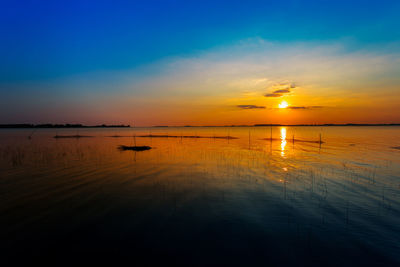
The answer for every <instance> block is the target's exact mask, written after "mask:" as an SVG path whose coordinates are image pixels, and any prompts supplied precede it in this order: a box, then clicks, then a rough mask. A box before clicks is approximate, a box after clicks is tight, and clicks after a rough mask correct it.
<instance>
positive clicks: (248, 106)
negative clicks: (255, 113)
mask: <svg viewBox="0 0 400 267" xmlns="http://www.w3.org/2000/svg"><path fill="white" fill-rule="evenodd" d="M236 107H238V108H241V109H265V106H256V105H237V106H236Z"/></svg>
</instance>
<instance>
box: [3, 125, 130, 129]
mask: <svg viewBox="0 0 400 267" xmlns="http://www.w3.org/2000/svg"><path fill="white" fill-rule="evenodd" d="M129 127H131V126H130V125H123V124H121V125H106V124H101V125H82V124H0V129H7V128H129Z"/></svg>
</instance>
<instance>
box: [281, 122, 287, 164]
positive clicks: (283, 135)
mask: <svg viewBox="0 0 400 267" xmlns="http://www.w3.org/2000/svg"><path fill="white" fill-rule="evenodd" d="M285 146H286V128H285V127H281V156H282V157H283V156H285Z"/></svg>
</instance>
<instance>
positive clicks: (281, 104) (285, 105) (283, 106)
mask: <svg viewBox="0 0 400 267" xmlns="http://www.w3.org/2000/svg"><path fill="white" fill-rule="evenodd" d="M288 106H289V104H288V103H287V102H286V101H282V102H281V103H280V104H279V108H287V107H288Z"/></svg>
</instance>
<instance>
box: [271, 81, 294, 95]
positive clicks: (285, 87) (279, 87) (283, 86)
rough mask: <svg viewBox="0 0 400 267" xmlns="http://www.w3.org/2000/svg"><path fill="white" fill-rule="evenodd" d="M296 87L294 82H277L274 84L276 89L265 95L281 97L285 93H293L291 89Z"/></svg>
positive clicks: (273, 87)
mask: <svg viewBox="0 0 400 267" xmlns="http://www.w3.org/2000/svg"><path fill="white" fill-rule="evenodd" d="M293 88H296V85H295V84H294V83H290V82H284V83H279V84H275V85H273V86H272V89H274V91H273V92H272V93H268V94H265V95H264V96H265V97H281V96H283V95H284V94H289V93H291V92H292V91H291V89H293Z"/></svg>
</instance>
